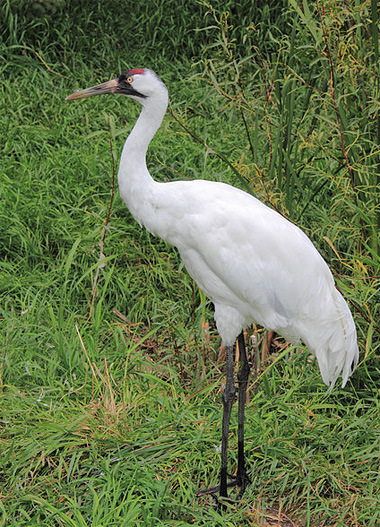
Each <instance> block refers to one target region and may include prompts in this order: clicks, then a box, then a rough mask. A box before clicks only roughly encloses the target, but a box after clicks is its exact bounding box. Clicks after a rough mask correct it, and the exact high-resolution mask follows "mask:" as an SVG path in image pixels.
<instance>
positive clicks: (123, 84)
mask: <svg viewBox="0 0 380 527" xmlns="http://www.w3.org/2000/svg"><path fill="white" fill-rule="evenodd" d="M107 93H111V94H120V95H125V96H126V97H130V98H132V99H135V100H137V101H139V102H140V103H141V104H142V105H145V103H146V102H147V101H148V99H149V98H155V97H157V96H160V95H164V96H165V98H166V99H167V89H166V86H165V84H164V83H163V82H162V81H161V79H160V78H159V77H158V76H157V75H156V74H155V73H154V72H153V71H152V70H149V69H145V68H144V69H142V68H135V69H132V70H128V71H125V72H124V73H122V74H121V75H119V76H118V77H116V78H115V79H112V80H110V81H107V82H103V83H102V84H97V85H96V86H92V87H91V88H86V89H85V90H79V91H75V92H74V93H72V94H71V95H69V96H68V97H66V101H70V100H74V99H84V98H87V97H92V96H93V95H104V94H107Z"/></svg>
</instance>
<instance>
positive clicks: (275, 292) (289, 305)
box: [68, 69, 358, 388]
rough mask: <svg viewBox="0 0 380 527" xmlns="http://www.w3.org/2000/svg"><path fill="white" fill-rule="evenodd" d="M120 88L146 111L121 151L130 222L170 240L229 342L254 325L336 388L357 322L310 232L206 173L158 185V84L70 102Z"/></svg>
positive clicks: (118, 83) (151, 77)
mask: <svg viewBox="0 0 380 527" xmlns="http://www.w3.org/2000/svg"><path fill="white" fill-rule="evenodd" d="M102 93H120V94H124V95H126V96H128V97H131V98H133V99H135V100H138V101H139V102H140V103H141V104H142V106H143V108H142V112H141V114H140V116H139V119H138V120H137V122H136V124H135V126H134V128H133V130H132V132H131V134H130V135H129V137H128V139H127V141H126V143H125V146H124V149H123V153H122V156H121V161H120V168H119V174H118V180H119V188H120V194H121V197H122V198H123V200H124V201H125V203H126V204H127V206H128V208H129V210H130V211H131V213H132V214H133V216H134V217H135V219H136V220H137V221H138V222H139V223H140V225H144V226H145V227H146V228H147V229H148V230H149V231H150V232H152V233H154V234H156V235H158V236H160V237H161V238H163V239H164V240H166V241H167V242H169V243H171V244H173V245H174V246H175V247H177V249H178V250H179V252H180V255H181V257H182V259H183V261H184V263H185V266H186V268H187V270H188V272H189V273H190V275H191V276H192V277H193V279H194V280H195V281H196V283H197V284H198V286H199V287H200V288H201V289H202V290H203V291H204V293H205V294H206V295H207V296H208V297H209V298H210V299H211V300H212V302H213V303H214V305H215V320H216V325H217V328H218V331H219V333H220V335H221V337H222V339H223V341H224V343H225V344H226V345H227V346H232V345H233V344H234V342H235V340H236V338H237V336H238V335H239V333H240V332H241V330H242V329H243V328H245V327H246V326H248V325H249V324H251V323H253V322H255V323H258V324H260V325H262V326H264V327H265V328H267V329H271V330H274V331H276V332H278V333H280V334H281V335H283V336H284V337H285V338H286V339H287V340H289V341H290V342H293V343H297V342H300V341H303V342H304V343H305V344H306V345H307V347H308V348H309V350H310V351H311V352H312V353H314V354H315V355H316V357H317V359H318V364H319V367H320V371H321V374H322V378H323V381H324V382H325V383H326V384H327V385H328V386H329V387H330V388H332V387H333V386H334V383H335V381H336V380H337V378H338V376H339V375H340V374H342V381H343V386H344V385H345V383H346V381H347V379H348V377H349V376H350V375H351V373H352V371H353V369H354V368H355V366H356V364H357V362H358V347H357V338H356V329H355V324H354V321H353V318H352V315H351V313H350V310H349V308H348V306H347V303H346V302H345V300H344V299H343V297H342V295H341V294H340V293H339V291H338V290H337V289H336V287H335V284H334V280H333V277H332V274H331V272H330V270H329V268H328V266H327V265H326V263H325V261H324V260H323V258H322V257H321V255H320V254H319V253H318V251H317V250H316V248H315V247H314V245H313V244H312V242H311V241H310V240H309V238H308V237H307V236H306V235H305V234H304V233H303V232H302V231H301V230H300V229H299V228H298V227H296V226H295V225H294V224H292V223H291V222H289V221H288V220H286V219H285V218H283V217H282V216H281V215H280V214H278V213H277V212H275V211H273V210H272V209H270V208H269V207H267V206H266V205H264V204H263V203H261V202H260V201H258V200H257V199H256V198H254V197H253V196H251V195H249V194H247V193H246V192H243V191H241V190H238V189H236V188H234V187H232V186H230V185H226V184H223V183H219V182H210V181H203V180H196V181H178V182H169V183H158V182H155V181H154V180H153V179H152V177H151V176H150V174H149V172H148V169H147V167H146V162H145V156H146V151H147V148H148V145H149V143H150V141H151V139H152V137H153V135H154V134H155V132H156V131H157V129H158V128H159V126H160V124H161V121H162V118H163V116H164V114H165V111H166V108H167V104H168V94H167V89H166V87H165V85H164V84H163V83H162V81H161V80H160V79H159V78H158V77H157V75H156V74H155V73H154V72H152V71H151V70H148V69H135V70H130V71H129V72H126V73H125V74H122V75H120V77H118V78H117V79H114V80H112V81H109V82H106V83H103V84H101V85H99V86H95V87H93V88H88V89H86V90H83V91H80V92H76V93H74V94H72V95H71V96H69V97H68V99H77V98H83V97H89V96H92V95H96V94H102Z"/></svg>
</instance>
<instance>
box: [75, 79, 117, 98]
mask: <svg viewBox="0 0 380 527" xmlns="http://www.w3.org/2000/svg"><path fill="white" fill-rule="evenodd" d="M118 86H119V79H117V78H116V79H112V81H107V82H103V83H102V84H98V85H97V86H92V87H91V88H86V89H85V90H78V91H75V92H74V93H72V94H71V95H69V96H68V97H66V99H65V100H66V101H73V100H74V99H85V98H87V97H92V96H93V95H104V94H105V93H116V90H117V88H118Z"/></svg>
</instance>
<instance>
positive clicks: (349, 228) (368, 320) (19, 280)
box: [0, 2, 380, 527]
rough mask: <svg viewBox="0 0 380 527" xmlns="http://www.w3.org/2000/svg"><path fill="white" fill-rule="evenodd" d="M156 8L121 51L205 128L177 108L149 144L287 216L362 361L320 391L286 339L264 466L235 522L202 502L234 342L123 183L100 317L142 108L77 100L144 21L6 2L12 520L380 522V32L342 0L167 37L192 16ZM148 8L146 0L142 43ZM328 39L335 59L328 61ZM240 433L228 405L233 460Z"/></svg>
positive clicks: (7, 444)
mask: <svg viewBox="0 0 380 527" xmlns="http://www.w3.org/2000/svg"><path fill="white" fill-rule="evenodd" d="M100 4H101V3H100ZM7 5H8V6H9V5H10V4H9V3H8V4H7ZM157 5H158V7H157V10H156V14H155V17H156V18H155V19H154V20H153V21H152V20H150V21H149V24H152V25H151V26H149V27H152V28H153V29H154V30H155V33H154V35H152V38H151V39H146V42H144V45H141V48H140V49H137V48H136V46H135V51H133V52H132V51H131V53H130V54H129V56H128V58H127V59H126V60H128V61H129V60H130V61H131V63H128V64H127V65H128V66H140V65H141V64H142V63H144V64H146V65H148V66H153V65H156V69H157V71H158V72H159V74H160V75H161V76H162V77H163V78H165V80H166V82H167V84H168V87H169V90H170V94H171V110H172V112H173V113H174V116H175V117H176V118H177V119H179V121H180V122H181V123H183V124H184V125H185V126H186V127H188V128H189V129H190V130H191V132H192V133H193V134H194V135H195V136H196V137H197V138H198V139H199V141H200V142H196V141H193V139H192V138H191V136H189V135H188V134H186V132H185V131H184V129H183V128H182V127H181V126H180V125H179V124H178V122H177V121H176V120H175V119H174V117H172V116H170V115H169V114H168V115H167V116H166V118H165V120H164V123H163V125H162V128H161V130H160V132H159V133H158V135H157V137H155V138H154V140H153V142H152V145H151V148H150V151H149V154H148V163H149V166H150V169H151V171H152V173H153V175H154V177H155V178H157V179H159V180H161V181H165V180H169V179H173V178H182V177H190V178H194V177H201V178H210V179H222V180H224V181H229V182H231V183H233V184H235V185H237V186H241V187H244V188H248V190H249V191H250V192H254V193H255V194H256V195H258V196H259V197H260V198H261V199H263V200H264V201H267V202H270V203H271V204H272V205H273V206H276V207H277V208H279V209H280V210H282V211H283V212H285V213H286V214H287V215H289V216H290V217H291V218H292V219H294V220H296V221H297V223H299V224H300V225H301V226H302V227H303V228H304V230H306V232H308V234H309V235H311V237H312V239H313V241H314V242H315V243H316V245H317V246H318V248H319V249H320V250H321V252H322V254H323V255H324V256H325V257H326V259H327V260H328V261H329V263H330V264H331V266H332V268H333V271H334V274H335V276H336V277H337V281H338V285H339V288H340V289H341V290H342V291H343V292H344V294H345V296H346V297H347V298H348V300H349V303H350V307H351V308H352V310H353V312H354V316H355V319H356V322H357V326H358V333H359V344H360V348H361V352H362V355H361V363H360V365H359V367H358V369H357V371H356V372H355V375H354V376H353V378H352V380H351V381H350V382H349V383H348V385H347V387H346V388H345V389H344V390H342V389H340V388H339V387H337V388H336V389H335V390H334V392H333V393H332V394H331V395H329V396H326V395H325V387H324V385H323V384H322V381H321V379H320V377H319V373H318V368H317V364H316V362H315V361H314V360H312V359H310V357H309V355H308V354H307V353H306V352H305V351H302V350H301V351H297V353H293V351H292V348H287V347H286V346H284V343H283V342H282V341H281V339H279V338H276V339H275V341H274V343H273V345H272V350H271V352H272V355H271V356H270V358H269V360H268V361H267V362H264V363H263V364H261V367H260V377H259V382H258V383H256V384H253V383H251V386H250V389H249V404H248V409H247V417H246V420H247V426H246V434H247V438H246V443H247V444H246V447H247V458H248V463H249V473H250V475H251V479H252V483H251V485H250V486H249V487H248V488H247V491H246V494H245V496H244V499H243V500H242V501H241V502H240V503H236V504H235V503H234V504H233V505H231V507H229V508H228V511H227V512H226V513H225V514H224V516H223V517H221V516H219V515H218V514H216V512H215V511H214V510H213V508H212V506H211V505H212V500H211V502H210V499H209V498H202V499H196V498H195V493H196V491H197V490H198V489H199V488H200V487H204V486H206V485H212V484H215V482H216V481H217V479H218V471H219V452H218V449H219V445H220V434H221V429H220V423H221V403H220V393H221V389H222V384H223V382H224V376H223V364H222V363H220V361H219V360H218V355H219V345H220V340H219V337H218V335H217V334H216V331H215V328H214V325H213V322H212V309H211V306H210V305H209V304H208V303H207V301H206V300H205V299H204V297H203V296H202V295H201V294H200V293H199V291H198V290H197V288H196V286H195V284H193V283H192V281H191V280H190V278H189V277H188V275H187V274H186V272H185V270H184V269H183V267H182V265H181V262H180V260H179V258H178V255H177V254H176V252H175V251H174V250H173V249H172V248H170V247H168V246H167V245H166V244H164V243H163V242H162V241H160V240H159V239H156V238H154V237H152V236H151V235H149V234H148V233H146V232H145V231H144V230H142V229H140V228H139V227H138V226H137V225H136V223H135V222H134V221H133V219H132V217H131V216H130V214H129V212H128V211H127V210H126V208H125V206H124V204H123V203H122V202H121V200H120V198H119V196H118V194H117V192H116V195H115V199H114V203H113V207H112V211H111V217H110V223H109V228H108V230H107V235H106V238H105V242H104V249H103V251H104V254H105V258H106V265H105V266H104V267H103V268H102V269H101V270H100V273H99V278H98V282H97V291H96V296H95V298H94V303H93V308H92V311H91V319H90V320H89V318H88V312H89V307H90V306H91V301H90V298H91V292H92V288H93V283H94V278H95V275H96V271H97V267H98V258H99V241H100V240H101V236H102V230H103V227H104V224H105V221H106V218H107V212H108V207H109V203H110V198H111V186H112V152H111V151H110V143H109V131H108V128H109V127H110V133H111V139H112V149H113V154H114V156H115V157H116V158H118V157H119V154H120V151H121V148H122V145H123V142H124V139H125V137H126V136H127V134H128V132H129V130H130V129H131V127H132V126H133V123H134V121H135V119H136V117H137V115H138V108H137V106H135V105H134V104H133V103H132V102H129V103H128V102H126V101H122V100H121V99H119V98H116V97H115V98H112V97H104V98H99V99H98V100H95V99H94V100H92V101H84V102H83V103H78V104H70V103H67V102H65V101H64V98H65V96H66V95H67V94H68V93H71V92H72V91H73V90H74V89H76V88H84V87H86V86H89V85H92V84H94V83H95V82H100V81H102V80H106V79H107V78H109V76H111V75H112V74H113V73H117V71H118V69H119V68H120V67H121V65H120V64H121V62H123V65H124V64H125V63H124V58H123V59H121V56H122V55H121V53H120V49H122V47H123V45H124V44H125V36H126V35H125V34H123V33H122V31H123V28H130V26H128V23H130V22H128V20H126V19H125V15H123V16H124V18H123V16H122V15H120V17H119V18H116V19H115V17H114V16H113V14H114V13H115V11H114V10H115V9H116V7H115V6H113V7H112V5H111V4H110V6H111V7H110V9H109V10H106V9H104V6H103V8H102V7H101V5H100V7H99V6H98V7H97V8H96V10H95V11H94V10H91V9H89V8H86V9H84V8H83V9H82V10H80V9H79V8H75V3H73V4H72V5H71V7H72V8H73V9H74V14H76V18H75V17H67V16H66V15H64V14H62V16H61V17H58V18H57V20H58V21H59V22H57V23H56V24H55V25H52V24H51V21H49V18H47V22H46V21H45V22H44V20H43V19H36V18H33V19H32V20H30V19H28V20H26V21H24V22H23V20H22V18H20V17H21V15H20V14H19V15H18V18H17V17H16V16H15V13H13V15H12V16H13V18H12V17H10V14H9V13H8V15H7V16H8V18H5V19H4V20H6V21H7V23H8V26H7V33H5V32H4V31H3V32H2V35H3V42H2V44H1V46H2V48H1V49H2V51H3V58H4V60H3V61H2V63H1V68H2V77H1V81H0V90H1V97H0V105H1V108H0V110H1V111H0V116H1V117H0V120H1V127H2V129H3V130H4V134H3V135H2V139H1V141H2V145H1V146H2V152H3V155H2V157H1V161H0V163H1V164H0V178H1V185H0V201H1V207H0V222H1V230H0V254H1V261H0V295H1V302H0V320H1V324H0V335H1V342H2V346H1V362H0V387H1V391H0V397H1V403H0V429H1V433H0V459H1V464H0V497H1V500H0V525H3V526H8V525H10V526H12V527H13V526H14V527H18V526H20V527H21V526H26V525H27V526H33V525H35V526H37V525H38V526H49V527H50V526H53V525H64V526H75V527H80V526H89V525H91V526H93V527H100V526H102V525H105V524H107V525H115V526H122V525H126V526H127V525H128V526H129V525H136V526H140V525H141V526H149V527H150V526H174V525H175V526H185V525H195V526H206V525H207V526H209V525H213V526H219V525H220V526H222V525H223V526H225V525H228V526H239V527H240V526H245V525H247V526H248V525H250V526H252V525H253V526H255V525H262V526H268V525H273V524H274V525H276V523H273V522H275V521H277V524H278V525H283V526H284V525H302V526H308V527H316V526H318V527H320V526H337V527H346V526H348V527H353V526H355V527H359V526H364V525H365V526H376V525H378V524H379V523H380V518H379V516H380V501H379V497H378V496H379V488H380V478H379V463H380V456H379V451H380V444H379V443H380V434H379V427H380V418H379V415H380V413H379V410H380V409H379V400H380V398H379V376H380V373H379V363H378V353H379V337H378V335H379V327H378V321H377V315H378V313H379V305H380V301H379V294H378V276H379V274H380V272H379V255H378V230H377V228H376V222H377V216H378V205H377V204H376V194H375V191H376V192H377V191H378V182H377V168H378V162H377V157H378V144H377V128H376V127H377V126H378V125H377V109H376V108H377V106H376V102H375V98H374V95H373V94H374V93H375V92H376V82H377V81H376V76H373V75H371V72H369V73H368V72H367V73H366V70H365V68H370V67H373V64H374V62H375V56H376V51H374V50H376V49H377V48H376V46H377V44H376V42H377V26H376V25H375V24H372V25H370V24H369V25H368V24H367V22H366V20H367V19H363V20H364V21H363V22H362V23H361V20H362V19H361V18H360V17H359V18H358V12H357V10H353V11H352V13H351V15H352V17H353V19H354V20H355V21H356V25H355V26H354V27H355V28H356V30H355V31H356V32H353V30H350V31H351V32H348V34H347V33H345V32H344V31H345V29H344V27H343V25H340V26H339V24H338V22H337V21H339V20H340V18H339V17H341V16H343V15H342V13H341V12H334V11H333V10H332V7H331V6H330V4H328V3H326V4H325V11H324V15H323V16H325V18H323V19H322V18H321V17H322V15H321V13H322V10H321V11H320V14H318V12H315V10H314V11H313V9H311V11H310V16H308V11H307V9H306V8H308V7H310V6H308V3H307V2H303V4H302V5H303V8H302V9H301V10H299V9H295V8H293V9H294V11H288V12H286V11H285V10H284V9H282V10H280V11H277V10H276V9H278V8H277V7H276V6H275V5H274V4H273V6H272V7H271V6H269V7H267V8H266V7H265V8H262V11H255V13H253V12H250V11H249V10H242V13H243V14H244V16H243V15H241V16H242V19H241V20H239V21H238V22H239V23H236V22H235V23H233V22H234V16H235V17H237V16H238V15H237V14H236V13H234V10H233V6H232V7H231V9H230V17H226V15H225V14H223V10H222V9H221V8H220V6H218V4H217V3H216V5H214V6H213V7H210V8H206V7H205V6H199V5H198V4H197V7H196V8H194V9H195V10H194V12H191V13H190V14H189V17H188V18H187V20H188V25H184V26H181V27H180V28H179V29H178V31H177V33H175V32H174V31H173V28H174V27H177V26H178V24H179V23H180V21H181V20H182V17H181V16H179V14H178V12H177V11H176V12H175V16H174V15H173V18H171V19H169V18H165V17H164V16H163V15H164V12H163V11H162V8H160V5H161V4H160V3H159V2H158V4H157ZM276 5H277V4H276ZM372 8H373V6H372ZM75 9H77V11H75ZM144 9H145V7H144V8H141V11H138V9H136V11H134V13H133V16H134V17H136V20H140V25H135V28H136V31H135V32H134V33H133V35H132V37H131V38H132V39H136V42H139V41H141V36H140V35H141V31H142V26H141V21H143V20H146V19H147V18H148V17H147V13H146V12H145V11H144ZM160 9H161V10H160ZM255 9H259V7H257V6H256V7H255ZM329 9H331V10H330V11H329ZM197 10H199V11H197ZM116 13H117V11H116ZM207 13H208V14H207ZM16 14H17V13H16ZM254 15H257V17H256V18H255V17H254ZM259 15H260V17H259ZM367 15H368V17H369V16H371V11H369V12H368V13H367ZM139 16H140V17H141V18H139ZM289 16H290V17H293V18H294V20H295V21H296V22H297V24H298V25H297V27H296V29H293V32H292V31H288V29H287V23H286V21H287V20H288V19H289ZM297 17H298V18H297ZM355 17H356V18H355ZM293 18H292V20H293ZM256 19H259V20H260V21H261V22H260V23H257V25H256V26H253V21H254V20H256ZM72 20H79V21H80V23H78V24H76V27H75V28H74V27H73V23H72ZM114 20H116V21H115V22H113V21H114ZM235 20H236V18H235ZM273 20H276V21H277V23H276V25H275V26H273ZM321 20H322V22H323V23H324V24H323V27H324V28H325V38H324V34H323V28H322V23H321ZM163 21H164V22H163ZM190 21H191V23H190ZM334 21H335V22H334ZM251 22H252V25H251V26H250V23H251ZM334 23H335V25H334ZM160 24H161V25H160ZM192 24H193V25H192ZM232 25H234V27H231V26H232ZM272 26H273V27H272ZM268 27H271V29H272V31H271V32H270V33H268V32H267V31H265V28H268ZM350 27H353V26H350ZM205 28H208V29H205ZM337 28H340V32H339V35H338V36H339V39H340V40H339V41H340V42H343V43H346V44H347V45H348V44H350V43H355V45H357V47H355V49H356V50H357V54H356V60H357V61H359V59H360V66H361V69H358V70H356V72H355V73H356V75H353V76H352V78H351V84H349V82H350V81H349V78H350V70H349V68H348V65H349V61H352V60H353V59H352V56H353V55H349V54H347V55H346V57H348V58H346V62H345V61H344V54H342V49H344V48H343V47H341V48H340V51H341V53H340V54H335V51H336V50H334V47H333V45H332V43H331V42H332V41H333V38H332V37H333V36H334V35H335V37H336V33H334V32H335V31H337ZM368 28H369V31H367V30H368ZM160 29H161V30H162V31H165V32H166V33H168V32H169V33H170V35H171V38H172V39H173V46H171V47H170V46H166V48H165V53H163V52H162V47H160V46H158V47H157V44H156V43H157V42H158V41H159V30H160ZM90 30H92V32H91V31H90ZM33 31H34V33H33ZM124 31H125V29H124ZM104 32H106V33H107V35H108V36H109V39H110V41H112V42H113V43H114V46H113V47H112V49H109V46H108V43H107V44H104V42H103V40H102V38H101V35H102V34H103V33H104ZM194 34H196V35H197V36H198V40H197V42H194V38H193V35H194ZM89 35H90V36H91V35H92V37H91V38H92V40H91V39H90V40H89ZM94 35H95V36H97V38H96V39H95V37H94ZM366 35H367V36H369V37H370V38H367V37H366ZM153 37H154V38H153ZM326 37H327V43H328V44H329V45H327V44H326ZM175 39H178V40H175ZM329 39H331V40H329ZM107 42H108V40H107ZM123 43H124V44H123ZM153 44H154V45H153ZM181 45H182V48H181ZM323 45H324V46H325V47H324V49H325V51H326V50H328V51H326V53H327V58H326V55H323V56H322V58H317V52H316V50H317V49H318V46H320V47H321V46H323ZM192 46H193V47H192ZM374 46H375V47H374ZM157 48H158V49H157ZM174 49H175V50H176V51H175V52H174V51H173V50H174ZM371 50H372V51H371ZM351 51H352V50H351ZM365 53H367V55H365ZM328 54H330V59H331V60H330V61H329V60H328ZM189 57H195V59H196V60H192V61H190V59H189ZM252 57H254V58H252ZM367 59H368V60H367ZM318 60H320V61H322V63H321V62H318ZM132 61H134V62H132ZM177 64H178V65H179V66H178V68H177ZM321 64H322V66H323V67H321ZM331 65H332V66H331ZM331 67H332V68H333V73H335V74H336V73H337V72H338V71H339V72H340V74H341V77H340V76H338V75H336V85H335V101H336V103H337V104H338V110H339V115H340V120H341V125H342V126H343V129H342V135H341V134H340V128H339V122H338V121H337V117H336V115H337V114H336V113H335V110H334V99H333V97H332V95H331V92H330V95H326V93H328V88H329V76H330V73H331ZM289 68H291V69H289ZM292 71H293V72H295V73H296V74H293V73H291V72H292ZM345 75H346V77H345ZM340 78H342V81H341V82H340V80H339V79H340ZM300 79H301V80H300ZM371 79H373V83H372V84H371ZM358 84H360V85H361V86H364V88H363V90H362V91H361V92H360V91H358V90H357V86H358ZM310 86H315V87H316V88H317V89H318V90H319V91H317V90H315V89H313V88H310ZM349 87H351V88H352V90H351V91H350V89H349ZM354 88H356V91H355V89H354ZM355 105H356V106H355ZM360 105H361V106H360ZM350 108H355V109H356V111H353V110H352V111H350ZM358 108H359V109H360V111H359V110H358ZM342 136H343V140H344V143H343V145H344V150H342V141H341V139H342ZM202 144H207V145H208V146H209V147H210V148H212V149H213V150H215V151H216V152H217V153H218V154H219V155H220V157H218V156H216V155H213V154H212V153H210V152H209V151H206V148H205V147H204V146H203V145H202ZM250 146H252V148H250ZM344 153H346V154H347V155H348V157H349V164H348V165H347V163H346V158H345V156H344ZM223 159H226V160H227V161H228V163H226V162H224V161H223ZM350 163H351V164H350ZM351 165H352V167H354V169H355V170H354V178H355V184H356V193H357V195H356V201H355V195H354V194H355V192H354V190H353V188H352V184H351V179H350V170H351ZM207 324H208V325H209V326H207ZM205 327H206V328H207V327H208V331H206V333H205V331H204V328H205ZM257 331H258V333H257V341H258V342H259V344H258V345H259V347H261V345H262V340H261V337H262V335H263V333H262V331H261V330H260V329H258V330H257ZM236 428H237V422H236V414H235V413H234V414H233V422H232V431H231V451H230V455H231V471H233V470H234V467H235V463H236V454H237V443H236ZM271 522H272V523H271Z"/></svg>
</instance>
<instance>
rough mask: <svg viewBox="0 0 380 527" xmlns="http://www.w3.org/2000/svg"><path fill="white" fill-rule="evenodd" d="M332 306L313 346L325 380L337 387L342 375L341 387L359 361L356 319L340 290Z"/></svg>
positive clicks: (335, 291)
mask: <svg viewBox="0 0 380 527" xmlns="http://www.w3.org/2000/svg"><path fill="white" fill-rule="evenodd" d="M331 307H332V309H328V310H327V312H326V313H325V315H327V316H326V318H325V319H324V324H323V325H324V328H323V330H321V334H320V338H319V339H318V340H319V342H316V343H315V344H316V345H315V346H312V347H313V348H314V350H315V355H316V357H317V360H318V364H319V369H320V371H321V375H322V379H323V382H324V383H325V384H326V385H327V386H329V390H328V391H329V392H330V391H331V390H332V389H333V388H334V385H335V383H336V380H337V379H338V377H339V375H340V374H342V387H344V386H345V384H346V382H347V380H348V378H349V377H350V375H351V374H352V373H353V371H354V370H355V368H356V366H357V364H358V361H359V350H358V344H357V335H356V328H355V322H354V320H353V318H352V315H351V311H350V309H349V307H348V305H347V303H346V301H345V300H344V298H343V297H342V295H341V294H340V293H339V291H338V290H337V289H334V292H333V304H332V305H331Z"/></svg>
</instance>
